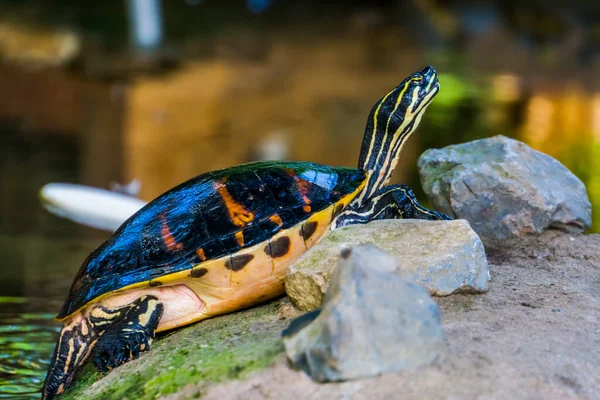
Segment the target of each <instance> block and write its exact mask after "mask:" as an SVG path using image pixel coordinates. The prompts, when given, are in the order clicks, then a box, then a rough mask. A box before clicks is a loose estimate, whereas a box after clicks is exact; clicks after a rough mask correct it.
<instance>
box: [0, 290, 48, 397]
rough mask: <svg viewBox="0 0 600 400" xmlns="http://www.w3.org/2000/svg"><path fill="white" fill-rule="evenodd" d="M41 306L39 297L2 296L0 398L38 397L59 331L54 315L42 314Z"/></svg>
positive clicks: (0, 301) (0, 315) (0, 310)
mask: <svg viewBox="0 0 600 400" xmlns="http://www.w3.org/2000/svg"><path fill="white" fill-rule="evenodd" d="M42 304H43V301H42V299H39V298H37V299H36V298H24V297H0V398H15V397H21V398H31V399H37V398H38V397H39V389H40V386H41V385H42V383H43V380H44V376H45V373H46V369H47V366H48V360H49V358H50V356H51V355H52V351H53V350H54V344H55V339H56V333H57V332H58V330H59V327H58V326H57V324H55V323H54V322H53V318H54V312H40V310H41V309H44V308H45V307H43V306H42ZM46 308H47V307H46Z"/></svg>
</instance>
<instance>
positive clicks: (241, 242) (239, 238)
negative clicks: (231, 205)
mask: <svg viewBox="0 0 600 400" xmlns="http://www.w3.org/2000/svg"><path fill="white" fill-rule="evenodd" d="M235 240H237V242H238V244H239V245H240V247H244V233H243V232H242V231H238V232H236V233H235Z"/></svg>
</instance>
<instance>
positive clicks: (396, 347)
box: [284, 245, 446, 381]
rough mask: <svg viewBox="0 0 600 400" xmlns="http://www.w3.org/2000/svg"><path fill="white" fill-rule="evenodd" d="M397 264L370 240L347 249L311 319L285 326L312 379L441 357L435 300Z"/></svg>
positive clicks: (288, 344) (287, 341) (297, 361)
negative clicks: (403, 274)
mask: <svg viewBox="0 0 600 400" xmlns="http://www.w3.org/2000/svg"><path fill="white" fill-rule="evenodd" d="M395 270H396V259H395V258H394V257H393V256H391V255H389V254H387V253H386V252H384V251H382V250H380V249H378V248H376V247H374V246H372V245H363V246H358V247H356V248H354V249H352V250H349V249H347V250H345V251H344V252H343V255H342V259H341V260H340V264H339V267H338V268H336V270H335V272H334V274H333V278H332V282H331V286H330V287H329V290H328V291H327V297H326V299H325V303H324V304H323V309H322V311H321V312H320V313H319V314H318V316H317V317H316V319H314V321H312V322H310V323H309V324H308V325H306V321H301V322H300V323H299V324H294V322H292V324H291V326H290V328H288V329H287V330H286V331H284V346H285V350H286V353H287V355H288V358H289V359H290V361H291V362H292V364H293V365H294V366H295V367H296V368H298V369H302V370H304V371H305V372H306V373H307V374H308V375H309V376H311V377H312V378H313V379H315V380H317V381H341V380H348V379H356V378H361V377H368V376H374V375H378V374H381V373H385V372H393V371H399V370H403V369H407V368H412V367H417V366H421V365H428V364H431V363H432V362H434V361H436V360H438V359H440V358H441V357H442V356H443V354H444V352H445V349H446V346H445V342H444V335H443V331H442V328H441V325H440V317H439V310H438V306H437V304H436V303H435V302H434V301H433V300H432V299H431V297H429V295H428V293H427V291H426V290H425V289H424V288H423V287H421V286H419V285H417V284H416V283H414V282H410V281H408V280H406V279H404V278H402V277H400V276H398V275H397V274H396V273H395ZM299 319H300V320H302V317H300V318H299ZM295 325H297V326H295Z"/></svg>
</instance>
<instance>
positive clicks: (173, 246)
mask: <svg viewBox="0 0 600 400" xmlns="http://www.w3.org/2000/svg"><path fill="white" fill-rule="evenodd" d="M160 236H161V237H162V240H163V242H164V243H165V246H167V249H168V250H169V251H173V250H181V249H182V248H183V244H181V243H177V241H176V240H175V237H174V236H173V234H172V233H171V230H170V229H169V225H167V216H166V215H164V214H163V215H162V228H161V230H160Z"/></svg>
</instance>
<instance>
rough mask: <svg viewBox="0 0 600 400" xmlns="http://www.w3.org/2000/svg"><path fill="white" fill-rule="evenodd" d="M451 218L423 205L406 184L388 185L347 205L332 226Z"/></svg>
mask: <svg viewBox="0 0 600 400" xmlns="http://www.w3.org/2000/svg"><path fill="white" fill-rule="evenodd" d="M400 218H410V219H425V220H451V219H452V218H451V217H449V216H448V215H446V214H442V213H440V212H437V211H433V210H430V209H428V208H426V207H423V206H422V205H420V204H419V202H418V201H417V198H416V197H415V195H414V193H413V192H412V190H411V189H410V187H408V186H407V185H389V186H385V187H383V188H381V189H380V190H379V191H377V192H376V193H375V194H374V195H373V196H371V197H370V198H369V199H368V200H366V201H365V202H364V203H363V204H361V205H360V206H356V207H352V206H350V207H348V208H347V209H346V210H344V211H342V213H341V214H340V215H339V216H338V217H337V219H336V220H335V221H334V223H333V228H340V227H342V226H346V225H352V224H366V223H367V222H370V221H375V220H379V219H400Z"/></svg>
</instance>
